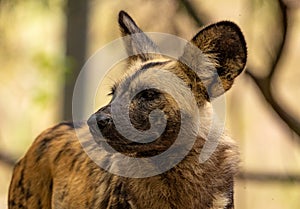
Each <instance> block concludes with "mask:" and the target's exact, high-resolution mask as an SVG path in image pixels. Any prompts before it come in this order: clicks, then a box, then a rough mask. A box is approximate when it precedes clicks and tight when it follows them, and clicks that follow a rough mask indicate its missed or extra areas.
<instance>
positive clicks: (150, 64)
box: [140, 60, 171, 71]
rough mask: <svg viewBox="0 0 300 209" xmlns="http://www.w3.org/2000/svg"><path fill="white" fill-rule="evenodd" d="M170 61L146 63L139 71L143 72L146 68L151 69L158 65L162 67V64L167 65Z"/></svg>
mask: <svg viewBox="0 0 300 209" xmlns="http://www.w3.org/2000/svg"><path fill="white" fill-rule="evenodd" d="M170 61H171V60H167V61H161V62H148V63H146V64H144V65H143V66H142V67H141V69H140V70H141V71H143V70H146V69H148V68H152V67H157V66H159V65H164V64H167V63H169V62H170Z"/></svg>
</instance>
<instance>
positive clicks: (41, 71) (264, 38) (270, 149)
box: [0, 0, 300, 209]
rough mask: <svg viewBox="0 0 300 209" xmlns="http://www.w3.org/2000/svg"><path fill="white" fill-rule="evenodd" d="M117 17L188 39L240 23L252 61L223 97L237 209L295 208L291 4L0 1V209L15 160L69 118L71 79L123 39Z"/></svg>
mask: <svg viewBox="0 0 300 209" xmlns="http://www.w3.org/2000/svg"><path fill="white" fill-rule="evenodd" d="M120 10H125V11H127V12H128V13H129V14H130V15H131V16H132V17H133V18H134V19H135V20H136V22H137V23H138V25H139V26H140V27H141V28H142V29H143V30H144V31H146V32H163V33H170V34H173V35H177V36H180V37H182V38H185V39H190V38H192V36H193V35H194V34H195V33H197V32H198V30H199V28H201V26H203V25H205V24H208V23H213V22H215V21H219V20H231V21H234V22H236V23H238V25H239V26H240V27H241V29H242V31H243V32H244V35H245V37H246V41H247V44H248V53H249V59H248V64H247V69H246V72H244V73H243V75H241V76H240V77H239V78H238V79H237V81H236V82H235V85H234V86H233V88H232V89H231V91H229V92H228V93H227V95H226V104H227V105H226V110H227V114H226V127H227V129H228V131H229V132H230V134H231V135H232V136H233V138H234V139H236V141H237V142H238V144H239V146H240V152H241V158H242V162H241V169H240V174H239V176H238V177H237V181H236V189H235V201H236V208H237V209H239V208H243V209H248V208H249V209H250V208H251V209H252V208H255V209H265V208H270V209H282V208H284V209H298V208H300V108H299V103H300V69H299V67H300V64H299V58H300V53H299V52H300V2H299V1H298V0H285V1H284V0H268V1H265V0H226V1H223V0H210V1H204V0H164V1H161V0H151V1H150V0H130V1H124V0H123V1H121V0H114V1H111V0H101V1H100V0H89V1H88V0H87V1H83V0H72V1H71V0H69V1H68V0H41V1H36V0H0V208H2V209H6V208H7V194H8V187H9V182H10V179H11V174H12V168H13V164H14V163H15V161H16V160H17V159H19V158H20V157H21V156H23V155H24V154H25V152H26V150H27V149H28V148H29V146H30V144H31V143H32V141H33V140H34V138H35V137H36V136H37V135H38V134H39V133H40V132H41V131H43V130H44V129H46V128H48V127H49V126H52V125H54V124H56V123H58V122H59V121H62V120H69V119H71V101H72V91H73V85H74V82H75V80H76V77H77V75H78V73H79V71H80V69H81V67H82V66H83V64H84V62H85V61H86V60H87V59H88V58H89V57H90V56H91V55H92V54H94V53H95V52H96V51H97V50H98V49H99V48H101V47H103V46H104V45H105V44H107V43H109V42H110V41H113V40H114V39H116V38H119V37H120V34H119V28H118V24H117V15H118V12H119V11H120ZM111 78H113V79H115V80H117V76H116V75H114V76H111ZM113 79H112V80H113ZM112 82H113V81H112ZM107 93H109V92H104V94H103V95H106V94H107ZM107 99H109V98H108V97H105V96H103V98H102V97H101V102H102V103H101V102H100V103H99V107H100V106H101V105H103V104H105V101H107Z"/></svg>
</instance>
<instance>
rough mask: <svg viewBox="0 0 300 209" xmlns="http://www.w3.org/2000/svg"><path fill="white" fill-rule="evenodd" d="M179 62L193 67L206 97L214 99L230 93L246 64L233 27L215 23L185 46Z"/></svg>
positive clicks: (239, 37)
mask: <svg viewBox="0 0 300 209" xmlns="http://www.w3.org/2000/svg"><path fill="white" fill-rule="evenodd" d="M191 46H193V47H191ZM195 46H196V47H197V48H196V47H195ZM192 48H196V49H197V50H192ZM198 49H200V50H198ZM195 51H198V52H197V53H196V52H195ZM200 56H201V57H200ZM180 59H182V60H186V62H190V63H192V67H193V68H196V73H197V74H198V77H199V78H200V80H201V85H204V88H205V89H206V91H207V94H208V95H207V96H208V97H209V98H215V97H217V96H219V95H221V94H223V93H224V92H225V91H227V90H228V89H230V87H231V86H232V84H233V81H234V79H235V78H236V77H237V76H238V75H239V74H240V73H241V72H242V71H243V69H244V67H245V65H246V60H247V47H246V42H245V39H244V36H243V34H242V32H241V30H240V28H239V27H238V26H237V25H236V24H235V23H232V22H229V21H222V22H218V23H216V24H212V25H209V26H207V27H205V28H204V29H202V30H200V31H199V32H198V33H197V34H196V35H195V36H194V38H193V39H192V40H191V41H190V43H189V44H187V46H186V47H185V50H184V53H183V55H182V57H181V58H180ZM203 63H204V64H203ZM193 70H194V71H195V69H193ZM208 97H207V98H208Z"/></svg>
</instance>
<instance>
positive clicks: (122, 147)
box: [9, 12, 246, 209]
mask: <svg viewBox="0 0 300 209" xmlns="http://www.w3.org/2000/svg"><path fill="white" fill-rule="evenodd" d="M119 23H120V26H121V29H122V30H121V31H122V33H123V35H124V36H125V35H132V34H135V33H137V32H138V33H139V32H141V30H140V29H139V28H138V27H137V26H136V24H135V23H134V22H133V20H132V19H131V18H130V17H129V16H128V15H127V14H126V13H125V12H121V13H120V16H119ZM226 31H229V32H228V33H226ZM220 37H221V39H222V40H223V39H224V43H219V42H220ZM236 42H238V43H236ZM191 43H192V44H194V45H195V46H196V47H198V48H200V49H202V50H203V51H204V52H205V53H207V54H206V55H207V58H208V59H209V60H210V62H207V63H206V60H200V61H201V62H200V65H199V66H201V67H200V68H201V71H199V72H200V74H199V73H195V72H194V71H193V70H191V69H190V66H187V65H186V64H184V60H186V59H188V57H192V58H193V59H192V60H194V61H193V62H194V63H193V64H195V65H198V64H199V60H198V61H196V60H195V59H196V58H195V57H193V56H195V55H194V54H191V53H190V52H188V51H185V53H184V54H183V56H182V58H181V59H182V60H179V61H176V60H175V61H174V60H169V59H167V58H164V57H163V56H160V55H159V56H154V55H149V54H148V53H145V51H144V50H146V52H153V51H155V52H157V50H158V48H157V47H156V45H155V44H154V43H153V42H152V41H151V40H150V39H149V38H148V37H147V36H145V35H143V34H142V38H141V39H135V38H133V37H130V38H129V39H128V40H127V41H125V44H126V47H127V51H128V53H132V52H134V53H135V52H139V53H141V54H140V55H136V56H134V57H132V58H131V59H130V60H129V64H130V66H131V67H130V69H129V70H128V73H127V75H126V76H124V78H123V79H121V80H120V82H118V83H117V84H116V85H115V87H114V91H115V92H114V94H115V96H116V97H117V96H118V94H120V92H121V93H122V92H126V91H127V90H128V89H124V86H126V85H125V84H126V83H132V84H134V85H135V86H137V87H138V86H139V85H140V84H143V83H141V82H144V83H146V82H151V80H156V79H158V78H156V77H155V74H153V73H151V72H156V71H155V70H156V68H159V69H160V70H165V71H168V72H172V73H173V74H174V75H176V76H177V77H178V78H180V79H181V81H182V82H181V83H179V84H177V86H179V87H181V88H179V89H178V90H177V91H178V93H179V94H185V92H184V90H182V89H184V88H186V86H187V87H188V88H190V89H189V91H191V92H192V94H193V95H194V96H195V98H196V102H197V107H198V109H199V112H200V114H202V115H204V117H203V118H202V119H203V120H202V122H204V123H202V124H198V125H199V127H195V125H197V123H195V124H192V123H191V124H190V126H189V131H191V132H193V131H194V132H195V133H196V131H195V129H197V128H199V130H200V131H199V132H197V137H196V141H195V143H194V144H193V147H192V149H191V150H190V151H189V152H188V154H187V155H186V156H185V157H184V159H183V160H182V161H181V162H180V163H178V164H177V165H175V166H174V167H173V168H171V169H170V170H167V171H166V172H163V173H161V174H158V175H155V176H151V177H147V178H127V177H121V176H117V175H114V174H112V173H110V172H108V171H106V170H104V169H102V168H100V167H99V166H98V165H97V164H96V163H95V162H93V161H92V160H91V159H90V158H89V156H88V155H87V154H86V152H85V151H84V150H83V148H82V144H84V146H85V147H88V149H89V150H90V151H91V152H93V151H95V150H94V148H95V147H93V146H94V145H93V144H89V143H90V140H93V139H95V140H97V139H99V138H98V136H97V132H93V128H98V127H97V126H99V125H98V123H95V124H93V121H92V120H89V122H88V123H89V126H87V125H86V124H85V123H82V124H73V123H61V124H58V125H57V126H54V127H52V128H50V129H48V130H46V131H44V132H43V133H42V134H41V135H40V136H39V137H38V138H37V139H36V140H35V141H34V143H33V144H32V146H31V147H30V149H29V150H28V151H27V153H26V155H25V156H24V157H23V158H22V159H21V160H20V161H19V162H18V164H17V165H16V166H15V169H14V172H13V177H12V181H11V185H10V191H9V209H16V208H29V209H37V208H43V209H61V208H68V209H78V208H91V209H93V208H95V209H96V208H100V209H113V208H115V209H127V208H128V209H142V208H143V209H144V208H149V209H150V208H151V209H161V208H163V209H195V208H197V209H232V208H233V186H234V176H235V174H236V173H237V170H238V162H239V157H238V151H237V147H236V145H235V143H234V141H233V140H232V139H231V138H230V137H228V136H227V135H226V134H225V133H223V134H221V135H220V136H215V137H218V145H217V147H216V150H215V151H214V152H213V153H212V155H211V156H210V157H209V159H208V160H207V161H205V162H204V163H200V162H199V155H200V152H201V150H202V148H203V146H204V144H205V143H206V141H207V140H209V139H207V138H206V136H207V133H208V131H209V130H208V127H210V120H211V118H210V111H209V109H210V105H209V101H210V99H211V98H214V97H217V96H219V95H220V94H222V93H224V91H226V90H228V89H229V88H230V87H231V86H232V83H233V79H234V78H235V77H236V76H238V74H240V72H241V71H242V69H243V68H244V66H245V62H246V49H245V47H246V46H245V43H244V40H243V37H242V34H241V32H240V31H239V29H238V28H237V26H236V25H234V24H233V23H230V22H223V23H219V24H216V25H213V26H209V27H207V28H206V29H204V30H203V31H201V32H199V34H197V35H196V36H195V37H194V38H193V40H192V41H191ZM224 44H225V45H226V46H228V45H231V46H232V47H231V48H230V50H229V51H227V52H224V51H226V46H225V45H224ZM241 48H242V49H241ZM212 49H213V50H212ZM212 51H214V53H213V54H208V52H212ZM219 52H220V53H219ZM221 52H222V53H221ZM226 53H229V54H226ZM209 65H213V66H209ZM199 66H198V67H199ZM196 68H197V66H196ZM213 69H217V71H218V74H219V75H220V78H219V80H218V81H217V80H216V79H215V78H212V77H209V75H211V74H210V71H211V70H213ZM201 73H202V74H201ZM199 76H200V78H199ZM144 77H145V78H144ZM203 78H206V79H203ZM214 82H219V84H221V85H222V86H223V88H220V86H219V85H217V84H215V83H214ZM177 86H176V87H177ZM171 87H172V82H171V83H170V88H171ZM207 88H209V89H208V90H207ZM146 93H147V94H149V95H146V96H149V97H152V96H154V98H151V99H149V101H146V100H145V99H144V98H143V97H139V96H137V97H136V98H134V99H133V100H132V103H131V105H130V118H131V120H132V121H131V122H132V124H133V126H135V128H137V129H139V130H147V129H149V121H148V114H149V112H150V111H151V110H153V109H157V108H158V109H161V110H163V111H164V112H165V114H166V117H167V122H168V126H167V127H166V132H165V133H164V134H163V135H162V136H160V137H159V138H158V139H157V140H156V141H154V142H151V143H147V144H144V145H140V144H139V145H136V144H132V143H131V142H130V141H127V140H125V139H123V138H122V137H121V136H119V135H118V134H117V132H116V130H115V129H114V128H113V123H111V124H106V125H105V126H103V127H102V129H101V128H100V129H101V132H102V133H103V135H104V136H105V137H106V138H107V140H108V142H109V143H110V145H111V146H112V147H113V148H115V149H116V150H117V151H119V152H122V153H123V154H125V155H128V156H131V157H137V158H143V157H148V156H153V155H156V154H158V153H161V152H163V151H165V150H166V149H168V148H169V146H170V144H172V143H173V142H174V141H173V139H175V138H176V136H177V135H176V134H175V135H174V132H176V130H177V129H178V128H179V127H180V117H179V115H178V112H180V111H184V112H185V114H187V115H188V116H189V115H193V114H194V110H193V109H191V107H192V106H190V105H189V103H190V101H185V102H186V104H185V107H184V109H182V110H181V109H179V108H178V105H177V104H176V102H175V100H174V98H172V97H171V95H167V94H165V93H159V94H154V95H153V92H147V91H146ZM99 115H108V117H109V116H110V104H108V105H107V106H105V107H103V108H101V109H99V110H98V111H97V112H96V113H94V114H93V115H92V116H91V118H92V119H94V118H97V117H96V116H99ZM95 122H98V121H95ZM75 130H76V132H75ZM76 133H77V134H79V135H76ZM91 133H92V134H91ZM78 137H80V138H81V139H83V141H81V143H82V144H80V142H79V140H78ZM100 143H101V142H100ZM177 146H178V147H181V146H184V144H177ZM178 154H180V149H179V150H178ZM97 157H98V158H99V159H100V160H101V159H102V158H103V156H97ZM114 157H115V154H111V155H110V158H109V159H110V160H113V159H114ZM153 166H155V164H153ZM128 169H130V165H129V167H128ZM143 169H146V170H147V168H143Z"/></svg>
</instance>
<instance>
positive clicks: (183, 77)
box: [88, 12, 247, 157]
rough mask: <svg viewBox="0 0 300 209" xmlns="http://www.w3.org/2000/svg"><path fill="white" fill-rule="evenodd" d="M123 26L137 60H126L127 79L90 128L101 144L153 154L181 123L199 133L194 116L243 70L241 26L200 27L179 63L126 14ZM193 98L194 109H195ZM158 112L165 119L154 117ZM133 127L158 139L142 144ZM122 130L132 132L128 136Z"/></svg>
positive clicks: (127, 151) (114, 90)
mask: <svg viewBox="0 0 300 209" xmlns="http://www.w3.org/2000/svg"><path fill="white" fill-rule="evenodd" d="M119 24H120V28H121V31H122V34H123V36H127V35H130V37H129V38H127V39H126V41H125V45H126V49H127V52H128V54H129V55H134V56H131V57H130V58H129V60H128V62H129V64H128V68H129V69H128V73H127V75H126V76H124V78H123V79H122V80H121V81H120V82H118V83H116V84H115V85H114V87H113V88H112V100H111V102H110V103H109V104H108V105H107V106H105V107H103V108H101V109H99V110H98V111H97V112H96V113H94V114H93V115H92V116H91V117H90V119H89V120H88V125H89V127H90V131H91V133H92V135H93V137H94V139H95V140H96V141H97V142H98V143H101V140H102V136H103V137H104V138H105V140H106V142H107V143H108V144H109V145H110V146H111V147H112V148H114V149H115V150H116V151H118V152H121V153H123V154H126V155H129V156H135V157H149V156H154V155H157V154H159V153H161V152H164V151H165V150H167V149H168V148H169V147H170V146H171V145H172V144H173V143H174V141H175V140H176V138H177V136H178V134H179V131H180V127H181V125H182V122H183V121H184V122H185V123H190V124H189V125H188V126H187V127H189V128H188V129H189V130H187V131H189V132H191V133H193V132H194V133H193V134H195V135H197V131H196V130H197V127H196V126H197V125H198V124H197V122H195V121H194V120H193V118H195V115H196V114H197V111H198V110H201V108H202V107H203V106H204V105H205V103H207V102H209V101H210V100H211V99H213V98H215V97H217V96H219V95H221V94H223V93H224V92H225V91H227V90H228V89H230V87H231V86H232V84H233V80H234V78H235V77H237V76H238V75H239V74H240V73H241V72H242V70H243V68H244V66H245V63H246V57H247V52H246V44H245V41H244V38H243V35H242V33H241V32H240V30H239V28H238V26H236V25H235V24H234V23H231V22H219V23H216V24H213V25H210V26H208V27H206V28H204V29H202V30H201V31H200V32H199V33H198V34H196V36H195V37H194V38H193V39H192V40H191V42H190V43H189V44H187V46H186V48H185V50H184V53H183V54H182V56H181V57H180V58H179V60H173V59H170V58H167V57H164V56H162V55H160V54H159V49H158V47H157V46H156V45H155V44H154V43H153V42H152V41H151V40H150V39H149V38H148V36H146V35H145V34H144V33H142V31H141V30H140V29H139V28H138V26H137V25H136V24H135V22H134V21H133V20H132V19H131V18H130V17H129V16H128V14H126V13H125V12H120V14H119ZM189 45H192V46H193V47H196V48H197V49H200V50H201V53H202V54H203V55H202V56H198V55H197V53H196V54H195V53H193V50H190V49H191V48H192V47H189ZM187 63H188V64H187ZM191 67H193V68H194V67H195V68H196V69H197V70H196V71H197V72H195V71H194V70H192V69H191ZM170 74H172V76H170ZM161 86H163V88H161ZM170 92H173V93H170ZM191 97H193V98H194V100H195V102H196V106H193V105H192V103H193V102H194V101H192V100H191V99H190V98H191ZM178 98H181V99H180V101H181V102H178V101H179V100H178ZM121 109H123V110H125V112H124V111H121ZM157 110H160V111H161V112H163V115H161V114H160V113H157V114H152V113H153V112H155V111H157ZM127 113H128V117H129V121H127V123H126V124H121V129H122V128H123V130H121V132H122V133H121V132H120V129H118V126H120V125H119V124H118V122H119V120H122V119H123V117H124V118H125V117H126V114H127ZM114 115H115V117H114ZM125 121H126V120H125ZM131 127H132V128H134V129H135V130H136V131H137V132H138V134H140V133H144V132H145V133H146V132H147V131H148V132H149V130H150V132H151V134H150V135H151V136H152V137H153V136H156V137H155V140H154V141H146V142H145V141H143V140H141V141H139V139H137V138H139V137H137V136H139V135H138V134H137V135H134V134H131V133H128V132H130V130H131V129H130V128H131ZM153 127H162V129H163V130H162V131H161V129H159V128H158V129H159V130H160V131H157V130H154V129H153ZM124 131H125V132H127V133H128V134H127V135H126V136H124V134H123V133H124ZM128 136H129V137H128ZM130 137H133V138H134V141H132V140H130ZM131 139H132V138H131Z"/></svg>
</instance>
